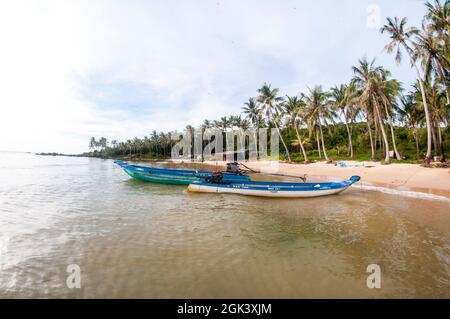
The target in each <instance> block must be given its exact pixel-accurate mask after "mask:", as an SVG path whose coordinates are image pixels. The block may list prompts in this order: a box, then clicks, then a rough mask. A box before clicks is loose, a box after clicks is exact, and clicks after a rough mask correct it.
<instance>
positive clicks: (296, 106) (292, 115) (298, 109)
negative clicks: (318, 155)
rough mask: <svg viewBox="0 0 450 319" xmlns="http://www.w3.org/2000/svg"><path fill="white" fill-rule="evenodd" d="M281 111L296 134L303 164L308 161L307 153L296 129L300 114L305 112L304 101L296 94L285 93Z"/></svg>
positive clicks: (299, 121) (299, 123)
mask: <svg viewBox="0 0 450 319" xmlns="http://www.w3.org/2000/svg"><path fill="white" fill-rule="evenodd" d="M282 107H283V113H284V114H285V115H286V120H287V124H288V125H289V124H290V125H291V126H293V127H294V128H295V133H296V135H297V141H298V145H299V146H300V150H301V152H302V154H303V160H304V162H305V164H307V163H309V160H308V155H306V151H305V147H304V146H303V141H302V137H300V132H299V130H298V128H299V126H300V125H301V123H302V116H303V115H304V113H305V102H304V101H303V100H302V99H301V98H299V97H297V96H288V95H286V100H285V101H284V103H283V104H282Z"/></svg>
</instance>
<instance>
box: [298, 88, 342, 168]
mask: <svg viewBox="0 0 450 319" xmlns="http://www.w3.org/2000/svg"><path fill="white" fill-rule="evenodd" d="M303 97H304V100H305V103H306V108H307V111H306V112H307V114H308V118H307V123H308V127H309V128H310V131H311V129H313V128H314V127H316V126H318V127H319V133H320V139H321V142H322V151H323V155H324V157H325V160H326V161H327V162H329V161H330V159H329V158H328V154H327V150H326V147H325V141H324V138H323V130H322V125H329V123H330V122H333V121H334V118H335V117H336V113H335V112H334V110H333V109H332V107H331V106H332V105H331V103H330V101H329V93H327V92H324V91H323V90H322V86H320V85H319V86H316V87H314V88H313V89H312V90H311V89H310V90H309V94H308V95H303ZM322 122H323V123H322ZM319 149H320V148H319Z"/></svg>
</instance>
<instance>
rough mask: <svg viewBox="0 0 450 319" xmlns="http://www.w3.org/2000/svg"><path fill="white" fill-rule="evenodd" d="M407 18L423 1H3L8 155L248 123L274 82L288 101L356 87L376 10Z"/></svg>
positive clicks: (371, 51)
mask: <svg viewBox="0 0 450 319" xmlns="http://www.w3.org/2000/svg"><path fill="white" fill-rule="evenodd" d="M371 3H375V4H377V5H379V7H380V10H381V15H382V17H383V20H384V16H387V15H389V16H391V15H407V16H409V17H410V21H411V22H413V23H415V24H416V25H417V24H418V23H419V22H420V17H421V16H422V14H423V11H424V9H423V8H422V7H423V4H422V3H420V2H419V1H412V0H409V1H408V0H403V1H395V3H393V2H390V1H342V2H341V1H340V2H339V3H337V2H335V1H325V0H323V1H316V2H310V1H282V2H279V1H204V2H198V1H138V0H136V1H127V2H124V1H101V0H96V1H86V0H85V1H67V0H57V1H56V0H54V1H21V0H19V1H4V2H2V3H1V4H0V39H1V40H0V41H1V42H0V46H1V47H0V70H1V72H0V87H1V93H0V108H1V112H2V116H1V117H0V135H1V137H2V138H1V139H0V149H4V150H26V151H59V152H69V153H75V152H82V151H85V150H86V149H87V143H88V139H89V137H90V136H97V137H99V136H106V137H108V138H109V139H119V140H121V139H127V138H131V137H133V136H134V135H136V136H143V135H145V134H149V132H151V131H152V130H172V129H180V128H183V127H184V126H186V125H187V124H193V125H197V124H199V123H201V122H202V121H203V119H205V118H209V119H215V118H219V117H220V116H223V115H227V114H233V113H238V112H239V111H240V108H241V106H242V103H243V102H245V100H247V98H248V97H250V96H252V95H255V94H256V89H257V88H258V87H259V86H260V85H261V84H262V83H263V82H266V81H267V82H271V83H272V84H273V85H274V86H276V87H279V88H280V89H281V92H282V93H283V94H296V93H298V92H299V91H304V90H305V89H306V88H307V86H313V85H315V84H323V85H324V87H325V88H327V87H329V86H331V85H334V84H338V83H341V82H345V81H348V79H349V78H350V76H351V69H350V66H351V65H352V64H354V63H355V62H356V60H357V59H358V58H360V57H361V56H363V55H364V54H367V55H368V56H369V57H372V56H379V60H378V62H379V63H381V64H383V65H386V66H388V67H389V68H391V69H392V71H393V74H394V76H397V77H399V78H400V79H401V80H402V81H404V82H408V81H412V79H413V73H412V72H411V71H410V70H409V67H408V66H407V64H406V63H405V65H402V66H400V67H397V66H395V64H394V62H393V58H392V57H390V56H387V55H385V54H382V53H381V52H382V48H383V45H384V44H385V43H386V38H385V37H384V36H382V35H380V34H379V32H378V30H373V29H370V28H368V27H367V21H366V20H367V15H368V12H367V8H368V6H369V5H370V4H371Z"/></svg>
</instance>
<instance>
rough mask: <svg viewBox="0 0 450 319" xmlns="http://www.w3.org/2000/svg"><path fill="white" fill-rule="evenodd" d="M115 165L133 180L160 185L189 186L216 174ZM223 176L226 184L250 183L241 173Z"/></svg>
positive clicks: (120, 163)
mask: <svg viewBox="0 0 450 319" xmlns="http://www.w3.org/2000/svg"><path fill="white" fill-rule="evenodd" d="M114 163H116V164H117V165H119V166H120V167H121V168H122V169H123V170H124V171H125V173H127V174H128V175H129V176H131V177H133V178H136V179H139V180H143V181H146V182H152V183H159V184H175V185H189V184H191V183H193V182H195V181H202V180H205V179H207V178H209V177H211V176H212V175H213V174H214V173H213V172H210V171H196V170H184V169H170V168H157V167H148V166H140V165H133V164H129V163H127V162H125V161H121V160H116V161H114ZM222 176H223V181H224V182H237V183H239V182H246V181H250V177H249V176H247V175H243V174H241V173H227V172H223V173H222Z"/></svg>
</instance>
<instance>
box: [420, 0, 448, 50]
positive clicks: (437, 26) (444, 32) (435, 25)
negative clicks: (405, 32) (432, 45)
mask: <svg viewBox="0 0 450 319" xmlns="http://www.w3.org/2000/svg"><path fill="white" fill-rule="evenodd" d="M425 6H426V7H427V9H428V11H427V13H426V14H425V19H424V20H425V22H427V23H428V27H429V28H430V29H431V30H432V31H434V32H436V33H437V35H438V36H439V38H440V39H444V40H445V41H447V42H448V38H446V37H448V34H449V33H450V1H449V0H445V1H444V4H442V3H441V2H440V1H439V0H434V4H432V3H430V2H427V3H425Z"/></svg>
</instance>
